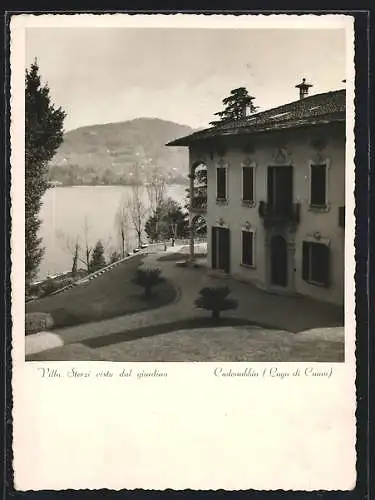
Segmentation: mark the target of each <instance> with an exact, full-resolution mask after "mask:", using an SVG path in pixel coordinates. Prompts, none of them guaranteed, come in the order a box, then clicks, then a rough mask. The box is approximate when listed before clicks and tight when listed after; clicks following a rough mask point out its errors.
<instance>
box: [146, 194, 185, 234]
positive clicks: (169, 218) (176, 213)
mask: <svg viewBox="0 0 375 500" xmlns="http://www.w3.org/2000/svg"><path fill="white" fill-rule="evenodd" d="M188 226H189V222H188V214H187V213H186V212H184V211H183V209H182V207H181V205H180V204H179V203H177V202H176V201H175V200H173V199H172V198H167V199H166V200H164V201H161V202H160V203H159V205H158V207H157V208H156V210H155V211H154V212H153V213H152V215H151V216H150V217H149V218H148V219H147V221H146V223H145V233H146V234H147V237H148V239H149V240H150V241H151V242H153V241H158V240H160V239H163V240H166V239H169V238H184V237H186V236H187V234H188V231H189V228H188Z"/></svg>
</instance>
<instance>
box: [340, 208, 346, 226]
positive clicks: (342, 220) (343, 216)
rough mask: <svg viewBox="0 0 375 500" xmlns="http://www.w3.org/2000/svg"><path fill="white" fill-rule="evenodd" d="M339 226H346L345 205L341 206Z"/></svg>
mask: <svg viewBox="0 0 375 500" xmlns="http://www.w3.org/2000/svg"><path fill="white" fill-rule="evenodd" d="M339 226H340V227H343V228H345V207H339Z"/></svg>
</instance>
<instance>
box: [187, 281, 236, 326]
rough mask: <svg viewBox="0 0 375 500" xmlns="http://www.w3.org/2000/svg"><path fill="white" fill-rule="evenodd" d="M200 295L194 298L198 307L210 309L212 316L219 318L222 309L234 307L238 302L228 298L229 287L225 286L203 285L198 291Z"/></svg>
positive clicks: (226, 309)
mask: <svg viewBox="0 0 375 500" xmlns="http://www.w3.org/2000/svg"><path fill="white" fill-rule="evenodd" d="M199 294H200V297H198V298H197V299H196V300H195V305H196V307H198V308H201V309H206V310H207V311H211V313H212V318H213V319H216V320H219V319H220V313H221V312H222V311H228V310H230V309H236V308H237V306H238V302H237V300H235V299H232V298H229V297H228V295H229V294H230V289H229V288H228V287H227V286H217V287H205V288H202V290H201V291H200V292H199Z"/></svg>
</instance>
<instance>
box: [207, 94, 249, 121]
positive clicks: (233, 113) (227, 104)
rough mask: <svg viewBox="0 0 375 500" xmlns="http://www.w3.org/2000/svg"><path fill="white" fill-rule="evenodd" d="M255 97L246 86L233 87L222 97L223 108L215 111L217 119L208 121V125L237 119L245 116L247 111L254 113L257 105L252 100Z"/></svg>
mask: <svg viewBox="0 0 375 500" xmlns="http://www.w3.org/2000/svg"><path fill="white" fill-rule="evenodd" d="M254 99H255V97H252V96H250V95H249V93H248V91H247V89H246V87H239V88H237V89H233V90H231V92H230V95H229V96H228V97H226V98H225V99H223V101H222V102H223V105H224V110H223V111H219V112H217V113H215V116H218V117H219V120H217V121H212V122H210V125H220V124H222V123H226V122H230V121H233V120H239V119H240V118H245V117H246V116H247V111H249V113H255V111H257V109H258V106H255V105H254V103H253V101H254Z"/></svg>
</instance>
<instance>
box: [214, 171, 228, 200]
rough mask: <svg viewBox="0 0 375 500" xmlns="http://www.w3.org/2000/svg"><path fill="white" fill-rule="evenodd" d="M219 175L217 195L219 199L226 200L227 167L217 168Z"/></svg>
mask: <svg viewBox="0 0 375 500" xmlns="http://www.w3.org/2000/svg"><path fill="white" fill-rule="evenodd" d="M216 173H217V174H216V175H217V185H216V187H217V192H216V196H217V199H219V200H226V198H227V192H226V191H227V171H226V168H223V167H219V168H217V169H216Z"/></svg>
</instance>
